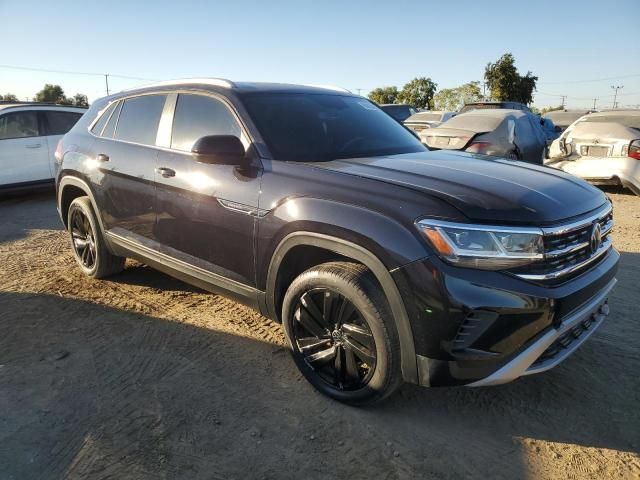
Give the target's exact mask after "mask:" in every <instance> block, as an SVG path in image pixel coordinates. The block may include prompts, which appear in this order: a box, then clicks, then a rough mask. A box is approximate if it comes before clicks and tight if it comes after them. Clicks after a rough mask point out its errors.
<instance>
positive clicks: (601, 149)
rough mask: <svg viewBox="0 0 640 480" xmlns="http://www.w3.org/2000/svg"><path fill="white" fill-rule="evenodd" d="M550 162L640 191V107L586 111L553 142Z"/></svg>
mask: <svg viewBox="0 0 640 480" xmlns="http://www.w3.org/2000/svg"><path fill="white" fill-rule="evenodd" d="M545 163H546V165H548V166H552V167H555V168H558V169H560V170H563V171H565V172H567V173H571V174H573V175H576V176H577V177H580V178H583V179H585V180H587V181H589V182H590V183H592V184H594V185H618V186H620V187H623V188H628V189H629V190H631V191H632V192H633V193H635V194H636V195H640V110H611V111H605V112H596V113H591V114H589V115H585V116H583V117H581V118H580V119H578V120H577V121H576V122H574V123H573V124H572V125H570V126H569V127H568V128H567V129H566V130H565V131H564V133H563V134H562V136H560V138H558V139H557V140H555V141H554V142H553V143H552V144H551V148H550V150H549V160H547V162H545Z"/></svg>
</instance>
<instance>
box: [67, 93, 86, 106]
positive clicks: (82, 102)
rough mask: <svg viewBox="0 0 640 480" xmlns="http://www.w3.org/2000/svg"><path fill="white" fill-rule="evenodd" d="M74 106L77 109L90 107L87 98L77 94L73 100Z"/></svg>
mask: <svg viewBox="0 0 640 480" xmlns="http://www.w3.org/2000/svg"><path fill="white" fill-rule="evenodd" d="M71 101H72V103H73V105H75V106H76V107H88V106H89V100H88V99H87V96H86V95H85V94H83V93H76V94H75V95H74V96H73V99H72V100H71Z"/></svg>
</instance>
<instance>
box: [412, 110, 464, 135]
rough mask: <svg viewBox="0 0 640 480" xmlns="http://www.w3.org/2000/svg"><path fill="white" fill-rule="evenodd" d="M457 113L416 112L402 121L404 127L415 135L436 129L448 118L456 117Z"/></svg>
mask: <svg viewBox="0 0 640 480" xmlns="http://www.w3.org/2000/svg"><path fill="white" fill-rule="evenodd" d="M456 113H457V112H441V111H427V112H418V113H415V114H413V115H411V116H410V117H409V118H407V119H406V120H405V121H404V125H405V126H406V127H407V128H410V129H411V130H413V131H414V132H416V133H420V132H421V131H422V130H425V129H427V128H433V127H437V126H439V125H440V124H442V123H443V122H446V121H447V120H449V119H450V118H453V117H455V116H456Z"/></svg>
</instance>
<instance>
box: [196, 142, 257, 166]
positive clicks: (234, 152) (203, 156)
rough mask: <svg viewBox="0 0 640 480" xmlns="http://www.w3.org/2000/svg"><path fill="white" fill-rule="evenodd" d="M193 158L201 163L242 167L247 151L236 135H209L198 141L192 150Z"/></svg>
mask: <svg viewBox="0 0 640 480" xmlns="http://www.w3.org/2000/svg"><path fill="white" fill-rule="evenodd" d="M191 153H192V155H193V158H195V159H196V161H198V162H200V163H209V164H218V165H242V163H243V162H244V157H245V151H244V146H243V145H242V142H241V141H240V139H239V138H238V137H236V136H235V135H207V136H205V137H200V138H199V139H198V140H196V143H194V144H193V147H192V148H191Z"/></svg>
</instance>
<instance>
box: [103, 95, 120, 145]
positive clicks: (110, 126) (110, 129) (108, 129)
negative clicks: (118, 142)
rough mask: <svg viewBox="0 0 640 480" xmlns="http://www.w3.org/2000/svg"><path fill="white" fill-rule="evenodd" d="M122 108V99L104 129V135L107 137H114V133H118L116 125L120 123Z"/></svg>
mask: <svg viewBox="0 0 640 480" xmlns="http://www.w3.org/2000/svg"><path fill="white" fill-rule="evenodd" d="M120 110H122V101H120V102H118V105H116V107H115V110H114V111H113V114H112V115H111V117H110V118H109V120H107V125H106V126H105V127H104V130H102V136H103V137H107V138H113V134H114V133H116V125H117V124H118V117H119V116H120Z"/></svg>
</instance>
